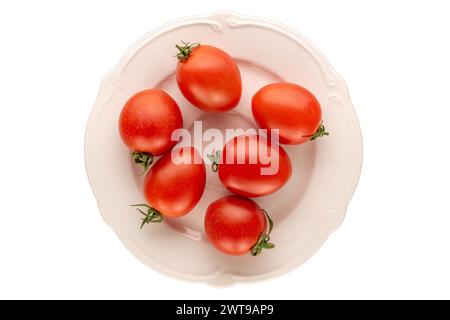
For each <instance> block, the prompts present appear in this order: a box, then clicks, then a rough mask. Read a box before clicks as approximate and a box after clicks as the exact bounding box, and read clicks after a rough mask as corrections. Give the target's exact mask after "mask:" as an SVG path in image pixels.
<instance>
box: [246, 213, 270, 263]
mask: <svg viewBox="0 0 450 320" xmlns="http://www.w3.org/2000/svg"><path fill="white" fill-rule="evenodd" d="M262 212H263V213H264V215H265V216H266V218H267V221H268V222H269V230H268V232H267V233H266V232H262V233H261V235H260V236H259V239H258V242H256V244H255V245H254V246H253V247H252V250H251V254H252V256H254V257H256V256H259V255H260V254H261V253H262V250H263V249H273V248H275V245H274V244H273V243H271V242H269V241H270V233H271V232H272V229H273V221H272V219H271V218H270V216H269V214H268V213H267V211H266V210H262Z"/></svg>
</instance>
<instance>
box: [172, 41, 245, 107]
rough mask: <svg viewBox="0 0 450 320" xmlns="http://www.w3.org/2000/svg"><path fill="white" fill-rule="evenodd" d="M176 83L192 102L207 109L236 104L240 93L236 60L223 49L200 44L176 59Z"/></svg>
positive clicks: (239, 76) (240, 84)
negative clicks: (179, 59)
mask: <svg viewBox="0 0 450 320" xmlns="http://www.w3.org/2000/svg"><path fill="white" fill-rule="evenodd" d="M176 78H177V83H178V87H179V88H180V91H181V92H182V93H183V95H184V96H185V97H186V99H187V100H188V101H189V102H191V103H192V104H193V105H194V106H196V107H198V108H200V109H202V110H204V111H211V112H220V111H227V110H230V109H232V108H234V107H236V106H237V104H238V103H239V100H240V98H241V94H242V82H241V74H240V72H239V68H238V66H237V64H236V62H235V61H234V60H233V59H232V58H231V57H230V56H229V55H228V54H227V53H226V52H224V51H222V50H220V49H218V48H216V47H212V46H208V45H200V46H198V47H195V48H193V49H192V52H190V54H189V56H188V57H187V58H186V60H184V61H180V62H178V66H177V71H176Z"/></svg>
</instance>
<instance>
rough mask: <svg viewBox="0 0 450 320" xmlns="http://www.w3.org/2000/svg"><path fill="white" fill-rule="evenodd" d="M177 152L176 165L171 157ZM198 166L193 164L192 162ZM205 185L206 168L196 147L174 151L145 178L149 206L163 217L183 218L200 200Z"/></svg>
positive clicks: (152, 168)
mask: <svg viewBox="0 0 450 320" xmlns="http://www.w3.org/2000/svg"><path fill="white" fill-rule="evenodd" d="M172 153H177V154H178V155H179V157H178V158H177V159H179V160H185V162H186V163H177V162H176V161H174V160H173V158H172ZM194 158H196V159H198V161H199V163H194V161H193V159H194ZM205 184H206V170H205V165H204V163H203V161H202V159H201V156H200V154H199V153H198V152H197V150H196V149H195V148H193V147H183V148H179V149H174V150H173V151H172V152H170V153H167V154H165V155H164V156H162V157H161V158H160V159H159V160H158V161H157V162H156V163H155V164H154V165H153V167H151V168H150V170H149V172H148V173H147V175H146V177H145V179H144V195H145V198H146V200H147V202H148V203H149V204H150V206H151V207H152V208H154V209H156V210H158V211H159V212H160V213H161V214H162V215H163V217H181V216H183V215H185V214H187V213H188V212H189V211H191V210H192V209H193V208H194V207H195V206H196V205H197V203H198V202H199V201H200V199H201V197H202V195H203V191H204V190H205Z"/></svg>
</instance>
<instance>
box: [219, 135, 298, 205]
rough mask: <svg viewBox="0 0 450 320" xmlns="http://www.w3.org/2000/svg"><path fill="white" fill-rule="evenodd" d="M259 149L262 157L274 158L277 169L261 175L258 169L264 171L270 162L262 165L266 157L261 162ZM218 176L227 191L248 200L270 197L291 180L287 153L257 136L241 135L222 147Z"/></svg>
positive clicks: (290, 166)
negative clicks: (248, 198) (276, 161)
mask: <svg viewBox="0 0 450 320" xmlns="http://www.w3.org/2000/svg"><path fill="white" fill-rule="evenodd" d="M261 150H262V154H263V155H264V156H265V155H266V154H268V155H269V156H270V157H273V158H272V159H273V161H275V159H276V157H278V170H277V171H276V172H274V174H272V175H263V174H262V173H261V169H263V168H266V169H268V168H269V167H270V166H271V163H272V160H270V161H271V162H270V163H265V162H266V161H267V160H269V159H270V158H269V159H263V158H262V157H261V156H260V151H261ZM266 150H267V151H266ZM255 157H256V158H255ZM228 158H230V159H228ZM239 159H241V161H239ZM242 159H244V161H242ZM230 160H231V161H230ZM239 162H241V163H239ZM218 173H219V179H220V181H221V182H222V184H223V185H224V186H225V187H226V188H227V189H228V190H229V191H231V192H233V193H235V194H238V195H240V196H243V197H250V198H251V197H260V196H264V195H268V194H271V193H273V192H275V191H277V190H279V189H280V188H281V187H283V186H284V185H285V184H286V182H287V181H288V180H289V178H290V177H291V174H292V165H291V161H290V159H289V156H288V154H287V153H286V151H284V149H283V148H282V147H281V146H279V145H278V144H276V143H274V142H271V141H270V140H268V139H267V138H265V137H263V136H260V135H242V136H238V137H235V138H233V139H231V140H230V141H228V142H227V143H226V144H225V146H224V147H223V149H222V156H221V159H220V163H219V170H218Z"/></svg>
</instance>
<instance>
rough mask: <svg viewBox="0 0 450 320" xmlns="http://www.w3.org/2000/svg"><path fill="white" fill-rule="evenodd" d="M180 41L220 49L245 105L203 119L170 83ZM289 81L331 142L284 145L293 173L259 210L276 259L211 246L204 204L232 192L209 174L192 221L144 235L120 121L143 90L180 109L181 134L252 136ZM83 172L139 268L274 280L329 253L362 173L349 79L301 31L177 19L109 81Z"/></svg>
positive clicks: (214, 279) (238, 19) (246, 20)
mask: <svg viewBox="0 0 450 320" xmlns="http://www.w3.org/2000/svg"><path fill="white" fill-rule="evenodd" d="M181 40H184V41H191V42H200V43H203V44H210V45H214V46H217V47H219V48H222V49H223V50H225V51H226V52H228V53H229V54H230V55H231V56H232V57H234V58H235V59H236V60H237V61H238V64H239V67H240V70H241V74H242V80H243V96H242V99H241V102H240V104H239V106H238V107H237V108H236V109H234V110H233V111H232V112H229V113H227V114H207V113H203V112H201V111H200V110H199V109H197V108H195V107H193V106H191V105H190V104H189V102H187V100H186V99H185V98H184V97H183V96H182V95H181V94H180V92H179V90H178V88H177V86H176V82H175V79H174V71H175V67H176V64H177V60H176V59H175V58H174V57H173V56H174V54H175V53H176V50H175V48H174V45H175V44H176V43H179V42H180V41H181ZM279 80H285V81H289V82H294V83H297V84H300V85H302V86H304V87H306V88H308V89H309V90H310V91H312V92H313V93H314V94H315V95H316V96H317V98H318V99H319V101H320V103H321V105H322V109H323V120H324V123H325V124H326V128H327V130H328V131H329V132H330V133H331V134H330V136H328V137H324V138H321V139H318V140H316V141H315V142H312V143H305V144H303V145H300V146H288V147H286V148H285V149H286V151H287V152H288V153H289V155H290V158H291V161H292V164H293V175H292V177H291V179H290V181H289V182H288V184H287V185H286V186H285V187H283V188H282V189H281V190H280V191H278V192H276V193H274V194H272V195H270V196H267V197H262V198H257V199H256V202H257V203H258V204H259V205H260V206H261V207H263V208H265V209H266V210H267V211H268V212H270V214H271V216H272V218H273V220H274V222H275V228H274V230H273V233H272V240H273V242H274V243H276V248H275V249H274V250H265V252H264V253H263V254H262V255H261V256H258V257H252V256H251V255H247V256H240V257H232V256H227V255H224V254H222V253H220V252H218V251H216V250H215V249H214V248H213V247H212V246H211V245H210V244H209V243H208V242H207V240H206V239H205V235H204V232H203V218H204V213H205V210H206V208H207V206H208V204H209V203H211V202H212V201H214V200H216V199H218V198H219V197H221V196H223V195H226V194H228V192H227V191H226V190H225V189H224V188H223V187H222V186H221V185H220V183H219V181H218V178H217V176H216V175H215V174H212V173H211V171H210V170H207V171H208V172H209V173H208V177H207V187H206V190H205V193H204V195H203V198H202V200H201V201H200V203H199V204H198V205H197V207H196V208H195V209H194V210H193V211H192V212H191V213H189V214H188V215H187V216H185V217H182V218H179V219H176V220H170V219H166V222H165V223H163V224H153V225H147V226H145V228H144V229H143V230H140V229H139V223H140V216H139V214H138V213H137V212H136V211H135V209H134V208H131V207H129V204H134V203H142V202H144V197H143V195H142V191H141V186H142V177H141V176H139V172H140V171H139V170H141V169H140V168H137V167H136V166H135V165H134V164H133V162H132V160H131V157H130V153H129V151H128V150H127V149H126V147H125V146H124V145H123V144H122V142H121V140H120V137H119V134H118V129H117V123H118V117H119V113H120V111H121V109H122V106H123V104H124V103H125V102H126V100H127V99H128V98H129V97H130V96H131V95H132V94H134V93H136V92H137V91H139V90H143V89H146V88H152V87H160V88H163V89H164V90H166V91H167V92H168V93H169V94H170V95H172V97H174V99H175V100H176V101H177V102H178V103H179V105H180V107H181V109H182V112H183V117H184V125H185V128H188V129H189V128H191V126H192V123H193V121H194V120H196V119H201V120H203V126H204V129H206V128H209V127H216V128H219V129H221V130H223V129H225V128H234V127H243V128H248V127H256V124H255V122H254V120H253V118H252V116H251V108H250V100H251V97H252V95H253V94H254V93H255V92H256V91H257V90H258V89H259V88H261V87H262V86H263V85H265V84H268V83H270V82H273V81H279ZM85 161H86V169H87V173H88V177H89V181H90V183H91V186H92V189H93V191H94V193H95V196H96V198H97V201H98V205H99V209H100V212H101V214H102V217H103V218H104V220H105V222H106V223H107V224H108V225H109V226H110V227H111V228H112V229H113V230H114V231H115V232H116V234H117V236H118V237H119V238H120V240H121V241H122V242H123V243H124V245H125V246H126V247H127V248H128V249H129V250H130V251H131V252H132V253H133V254H134V255H135V256H136V257H137V258H138V259H139V260H141V261H142V262H143V263H145V264H146V265H148V266H149V267H151V268H153V269H156V270H158V271H160V272H162V273H164V274H167V275H171V276H174V277H178V278H182V279H186V280H195V281H204V282H208V283H211V284H215V285H224V284H231V283H234V282H243V281H254V280H260V279H266V278H270V277H273V276H276V275H280V274H282V273H285V272H287V271H289V270H292V269H293V268H296V267H298V266H300V265H301V264H302V263H303V262H305V261H306V260H307V259H308V258H309V257H311V256H312V255H313V254H314V253H315V252H316V251H317V250H318V249H319V248H320V246H321V245H322V244H323V242H324V241H325V240H326V238H327V237H328V235H329V234H330V233H331V232H332V231H333V230H335V229H336V228H337V227H338V226H339V225H340V224H341V222H342V220H343V219H344V216H345V212H346V207H347V204H348V202H349V201H350V198H351V196H352V194H353V192H354V190H355V188H356V185H357V182H358V178H359V175H360V170H361V164H362V141H361V133H360V128H359V124H358V121H357V118H356V115H355V111H354V109H353V107H352V104H351V102H350V99H349V94H348V90H347V87H346V85H345V83H344V81H343V80H342V79H341V78H340V77H339V76H338V75H337V74H336V72H335V71H334V70H333V69H332V68H331V66H330V65H329V63H328V61H327V60H326V59H325V57H324V56H323V55H322V54H321V53H320V52H319V51H318V50H317V49H316V48H315V47H314V46H313V45H312V44H311V43H310V42H309V41H308V40H306V39H305V38H304V37H303V36H301V35H300V34H299V33H297V32H296V31H294V30H292V29H290V28H288V27H286V26H283V25H280V24H277V23H273V22H270V21H267V20H263V19H259V18H258V19H256V18H253V17H247V16H240V15H236V14H230V13H220V14H213V15H207V16H198V17H193V18H188V19H182V20H178V21H176V22H173V23H170V24H168V25H165V26H163V27H161V28H160V29H158V30H155V31H153V32H151V33H149V34H147V35H145V36H144V37H143V38H141V39H140V40H139V41H138V42H137V43H136V44H135V45H134V46H133V47H132V48H131V49H130V50H128V52H127V53H126V54H125V55H124V57H123V58H122V59H121V60H120V62H119V63H118V65H117V66H116V67H115V68H114V69H113V70H112V71H111V72H110V73H109V74H108V75H107V76H106V78H105V80H104V81H103V83H102V85H101V89H100V93H99V96H98V99H97V101H96V103H95V105H94V107H93V110H92V113H91V116H90V118H89V122H88V125H87V128H86V137H85Z"/></svg>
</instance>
